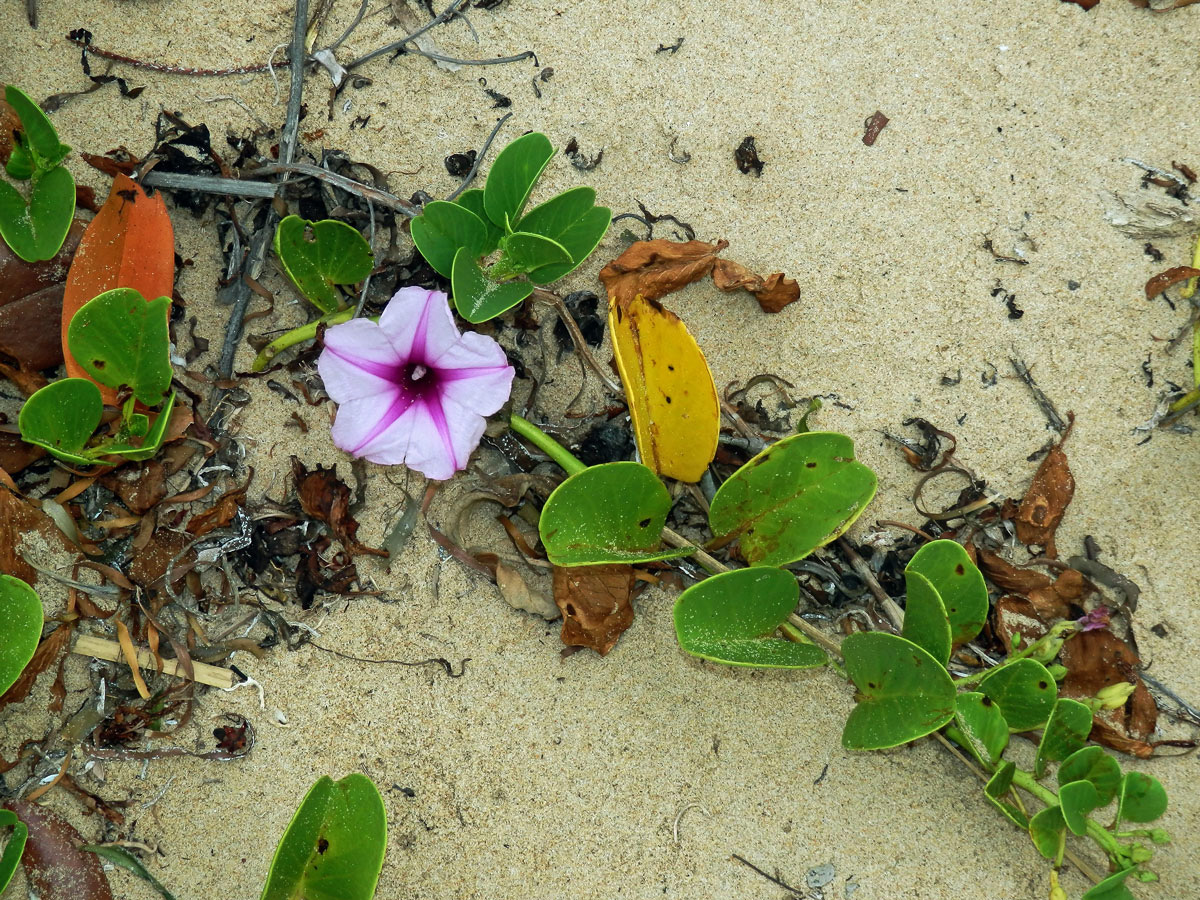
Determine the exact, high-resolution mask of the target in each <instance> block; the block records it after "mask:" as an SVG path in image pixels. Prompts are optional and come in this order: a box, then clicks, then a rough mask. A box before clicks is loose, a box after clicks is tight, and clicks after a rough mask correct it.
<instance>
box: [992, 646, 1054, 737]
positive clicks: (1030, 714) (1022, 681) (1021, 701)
mask: <svg viewBox="0 0 1200 900" xmlns="http://www.w3.org/2000/svg"><path fill="white" fill-rule="evenodd" d="M979 690H981V691H983V693H985V694H987V695H988V696H989V697H991V698H992V699H993V700H995V701H996V702H997V703H999V704H1000V712H1002V713H1004V718H1005V719H1007V720H1008V727H1009V728H1010V729H1011V730H1012V731H1029V730H1031V729H1034V728H1040V727H1041V726H1042V725H1044V724H1045V722H1046V720H1047V719H1048V718H1050V710H1051V708H1052V707H1053V706H1054V699H1055V697H1056V696H1057V695H1058V685H1057V684H1056V683H1055V681H1054V677H1053V676H1052V675H1051V674H1050V673H1049V672H1047V671H1046V667H1045V666H1043V665H1042V664H1041V663H1040V662H1038V661H1037V660H1033V659H1018V660H1017V661H1016V662H1014V663H1012V664H1010V665H1005V666H1000V667H998V668H996V669H993V670H992V671H991V672H989V673H988V674H987V675H986V676H984V678H983V680H982V681H980V682H979Z"/></svg>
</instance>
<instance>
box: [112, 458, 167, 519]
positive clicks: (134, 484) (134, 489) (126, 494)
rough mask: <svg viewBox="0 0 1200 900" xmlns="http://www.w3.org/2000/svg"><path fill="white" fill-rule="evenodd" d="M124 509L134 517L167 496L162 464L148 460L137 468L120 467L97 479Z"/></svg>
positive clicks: (165, 476)
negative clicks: (115, 496) (123, 505)
mask: <svg viewBox="0 0 1200 900" xmlns="http://www.w3.org/2000/svg"><path fill="white" fill-rule="evenodd" d="M99 481H100V484H102V485H103V486H104V487H106V488H108V489H109V490H110V491H112V492H113V493H114V494H116V495H117V497H118V498H119V499H120V501H121V502H122V503H124V504H125V508H126V509H128V510H129V511H130V512H131V513H133V514H134V515H136V516H140V515H144V514H145V513H147V512H149V511H150V510H151V509H153V508H154V507H156V506H158V504H159V503H160V502H161V501H162V500H163V499H164V498H165V497H166V496H167V475H166V470H165V469H163V464H162V463H161V462H159V461H158V460H157V459H150V460H147V461H146V462H144V463H142V464H141V465H138V466H126V467H122V468H121V469H119V470H118V471H115V472H109V473H108V474H107V475H104V476H103V477H101V478H100V479H99Z"/></svg>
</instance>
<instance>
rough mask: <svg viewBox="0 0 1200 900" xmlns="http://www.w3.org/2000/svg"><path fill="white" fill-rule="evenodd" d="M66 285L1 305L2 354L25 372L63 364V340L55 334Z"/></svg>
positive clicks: (43, 289)
mask: <svg viewBox="0 0 1200 900" xmlns="http://www.w3.org/2000/svg"><path fill="white" fill-rule="evenodd" d="M62 298H63V286H62V285H61V284H52V285H50V286H49V287H46V288H42V289H41V290H40V291H37V292H36V293H33V294H29V295H28V296H26V297H22V298H21V299H19V300H14V301H13V302H12V303H9V304H7V305H5V306H0V353H3V354H4V355H5V356H10V357H12V358H13V359H15V360H16V361H17V363H18V365H19V366H20V367H21V368H22V369H24V370H25V371H26V372H40V371H41V370H42V369H50V368H53V367H54V366H58V365H61V364H62V361H63V354H62V340H61V338H60V337H59V335H58V334H56V333H55V332H54V328H55V326H56V325H57V324H58V323H59V321H60V320H61V319H62Z"/></svg>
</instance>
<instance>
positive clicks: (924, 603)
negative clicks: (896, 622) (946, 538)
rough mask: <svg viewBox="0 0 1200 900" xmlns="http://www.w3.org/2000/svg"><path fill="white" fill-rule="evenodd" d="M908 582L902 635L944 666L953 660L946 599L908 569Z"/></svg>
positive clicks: (906, 573) (923, 577)
mask: <svg viewBox="0 0 1200 900" xmlns="http://www.w3.org/2000/svg"><path fill="white" fill-rule="evenodd" d="M904 583H905V586H906V587H907V589H908V600H907V602H906V603H905V605H904V628H903V629H902V630H901V632H900V634H901V636H902V637H905V638H907V639H908V640H910V641H912V642H913V643H914V644H916V645H917V646H918V647H924V648H925V650H927V651H928V652H929V655H930V656H932V657H933V658H934V659H936V660H937V661H938V662H939V663H941V664H942V665H943V666H944V665H946V663H948V662H949V661H950V620H949V619H948V618H946V609H945V607H944V606H942V598H941V597H939V596H938V592H937V591H936V590H935V589H934V587H933V585H932V584H930V583H929V579H928V578H926V577H925V576H924V575H922V574H921V573H920V572H917V571H913V570H911V569H906V570H905V572H904Z"/></svg>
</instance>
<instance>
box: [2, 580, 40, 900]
mask: <svg viewBox="0 0 1200 900" xmlns="http://www.w3.org/2000/svg"><path fill="white" fill-rule="evenodd" d="M0 622H3V623H4V625H3V627H0V694H3V693H4V692H5V691H7V690H8V689H9V688H10V687H12V685H13V682H15V681H16V680H17V679H18V678H19V677H20V676H21V672H22V670H23V669H24V668H25V667H26V666H27V665H29V660H31V659H33V652H34V651H35V650H37V645H38V641H39V640H41V637H42V601H41V600H40V599H39V598H38V595H37V592H36V591H35V590H34V589H33V588H31V587H30V586H29V585H27V584H26V583H25V582H24V581H22V580H21V579H20V578H17V577H16V576H14V575H5V574H3V573H0ZM0 824H4V823H2V822H0ZM9 824H11V823H9ZM3 890H4V886H3V884H0V891H3Z"/></svg>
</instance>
